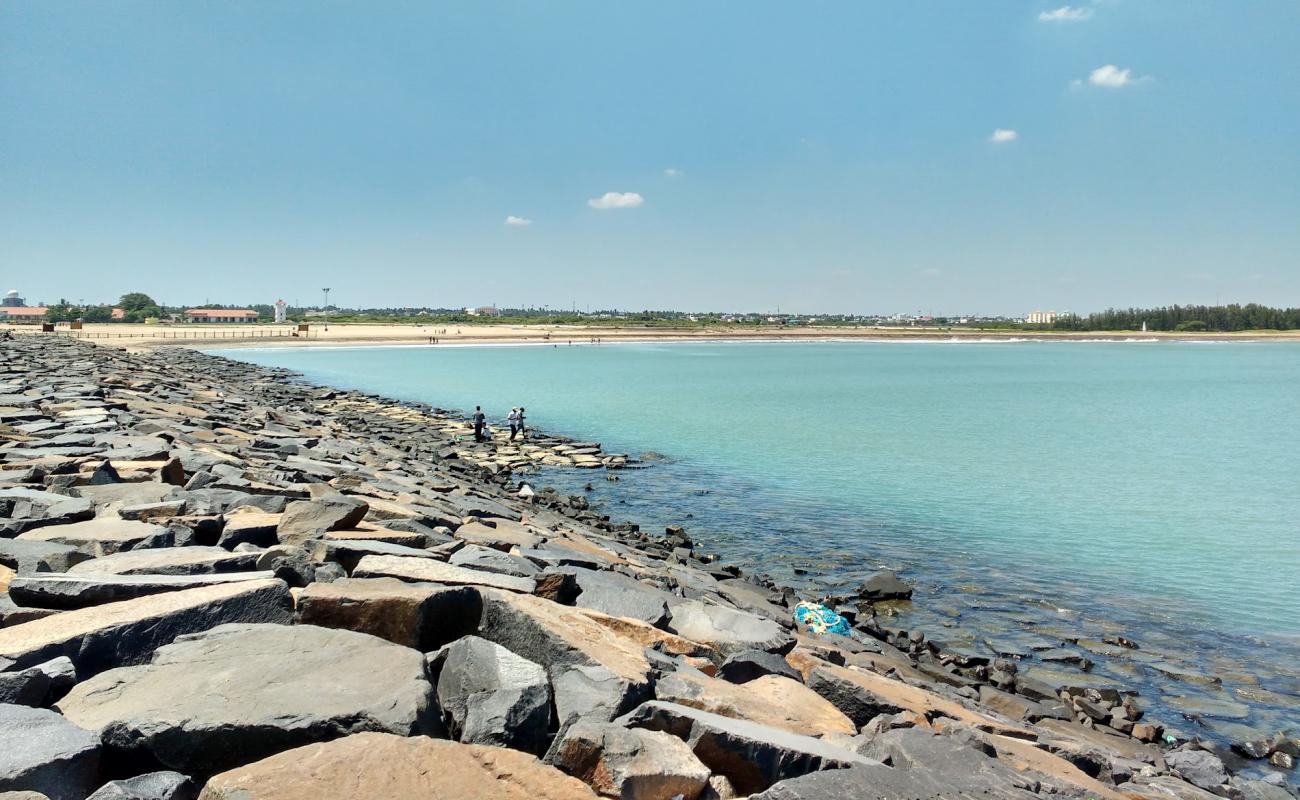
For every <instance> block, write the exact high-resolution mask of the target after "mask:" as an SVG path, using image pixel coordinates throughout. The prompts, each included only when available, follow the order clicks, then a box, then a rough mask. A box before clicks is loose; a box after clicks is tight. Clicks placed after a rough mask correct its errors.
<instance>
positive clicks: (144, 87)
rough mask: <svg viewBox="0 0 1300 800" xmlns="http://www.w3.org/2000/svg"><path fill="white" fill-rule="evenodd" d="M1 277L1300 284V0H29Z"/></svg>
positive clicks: (1091, 287)
mask: <svg viewBox="0 0 1300 800" xmlns="http://www.w3.org/2000/svg"><path fill="white" fill-rule="evenodd" d="M1063 8H1064V9H1065V10H1064V11H1062V10H1060V9H1063ZM999 130H1001V131H1012V132H1014V134H1012V133H1002V134H999V135H995V131H999ZM509 218H515V219H514V220H513V222H516V223H522V222H524V221H527V222H529V224H509V223H508V222H507V220H508V219H509ZM0 283H4V284H7V285H6V286H4V287H0V288H10V286H12V287H16V288H20V289H22V290H23V292H24V294H25V295H26V296H27V297H28V299H29V301H36V300H54V299H57V298H58V297H61V296H62V297H68V298H71V299H74V300H76V299H80V298H85V299H87V300H96V301H107V300H111V299H114V298H116V297H117V296H118V295H120V294H122V293H123V292H126V291H132V290H141V291H146V292H149V293H150V294H153V295H154V296H155V297H156V298H159V299H162V300H164V301H166V302H170V303H187V304H194V303H200V302H202V301H204V300H209V301H212V302H232V303H235V302H252V301H268V302H269V301H271V300H274V299H276V298H277V297H283V298H285V299H286V300H288V301H290V302H294V303H303V304H308V303H313V302H317V301H318V299H319V297H320V291H319V289H320V287H322V286H331V287H332V289H333V291H332V292H331V299H332V300H333V301H335V302H336V303H338V304H340V305H345V306H352V305H362V306H372V305H384V306H387V305H435V306H459V305H467V304H469V305H478V304H486V303H497V304H499V305H504V306H516V305H543V304H546V305H550V306H562V307H567V306H570V305H571V304H575V303H576V304H577V305H578V306H580V307H587V306H590V307H593V308H597V307H619V308H646V307H650V308H663V307H674V308H685V309H700V310H703V309H719V310H729V309H773V308H776V307H778V306H779V307H781V308H782V309H783V310H806V311H832V312H892V311H916V310H923V311H926V312H934V313H1010V314H1020V313H1024V312H1025V311H1028V310H1030V309H1033V308H1044V309H1046V308H1053V309H1072V310H1076V311H1089V310H1096V309H1100V308H1104V307H1106V306H1109V305H1130V304H1139V305H1141V304H1163V303H1171V302H1184V303H1186V302H1209V303H1212V302H1215V301H1222V302H1230V301H1241V302H1245V301H1258V302H1265V303H1271V304H1277V305H1287V304H1290V305H1296V304H1300V3H1296V2H1294V1H1293V0H1248V1H1247V2H1203V1H1201V0H1176V1H1173V0H1168V1H1166V0H1106V1H1105V2H1091V1H1090V0H1073V2H1071V3H1070V5H1068V6H1066V5H1064V4H1063V3H1061V2H1060V0H1053V2H1030V1H1025V2H1010V1H1007V2H997V1H995V0H982V1H981V2H968V1H967V0H961V1H958V0H951V1H950V2H929V3H911V2H898V3H883V2H852V3H778V2H753V3H698V2H662V1H660V2H654V3H610V2H556V3H540V2H538V3H523V2H500V3H497V2H460V3H449V4H444V3H427V2H421V3H401V2H386V3H379V4H372V3H362V2H355V3H353V2H302V3H299V2H287V1H281V2H270V1H268V0H259V1H258V2H197V1H193V2H174V1H173V0H166V1H165V2H127V1H125V0H119V2H112V3H101V2H74V1H73V0H62V1H60V2H47V1H46V0H7V2H4V3H3V4H0Z"/></svg>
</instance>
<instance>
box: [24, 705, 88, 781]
mask: <svg viewBox="0 0 1300 800" xmlns="http://www.w3.org/2000/svg"><path fill="white" fill-rule="evenodd" d="M99 757H100V744H99V737H98V736H96V735H95V734H94V733H92V732H90V731H88V730H86V729H84V728H80V727H78V726H77V725H75V724H73V723H72V722H70V721H68V720H67V719H64V718H63V717H61V716H59V715H58V714H55V713H54V712H53V711H46V710H45V709H40V708H27V707H26V706H15V705H0V792H5V791H24V790H26V791H31V792H40V793H41V794H44V795H46V796H47V797H49V798H50V800H82V798H84V797H85V796H86V795H88V794H90V792H91V791H92V790H93V789H94V788H95V785H96V778H97V776H98V774H99Z"/></svg>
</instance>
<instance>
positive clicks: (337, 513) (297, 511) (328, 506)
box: [276, 495, 370, 544]
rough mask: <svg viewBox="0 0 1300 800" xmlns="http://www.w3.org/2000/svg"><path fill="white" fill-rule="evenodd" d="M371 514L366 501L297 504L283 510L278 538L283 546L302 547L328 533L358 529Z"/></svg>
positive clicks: (344, 498) (340, 498)
mask: <svg viewBox="0 0 1300 800" xmlns="http://www.w3.org/2000/svg"><path fill="white" fill-rule="evenodd" d="M369 510H370V506H369V504H367V503H366V502H365V501H364V500H361V499H359V498H356V497H349V496H347V495H331V496H329V497H322V498H320V499H317V500H295V501H294V502H292V503H290V504H289V505H288V506H287V507H286V508H285V509H284V514H283V516H281V517H280V524H279V527H278V528H277V529H276V535H277V536H278V537H279V539H280V542H281V544H301V543H302V542H305V541H306V540H308V539H311V538H314V537H316V536H319V535H321V534H322V533H324V532H326V531H333V530H342V529H346V528H355V527H356V525H357V523H358V522H360V521H361V520H362V519H363V518H365V516H366V512H368V511H369Z"/></svg>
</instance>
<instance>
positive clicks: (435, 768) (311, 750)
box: [200, 733, 596, 800]
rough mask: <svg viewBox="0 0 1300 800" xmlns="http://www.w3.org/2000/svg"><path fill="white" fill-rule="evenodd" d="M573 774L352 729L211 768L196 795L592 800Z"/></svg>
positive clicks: (473, 748) (529, 761) (258, 799)
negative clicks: (229, 767) (331, 738)
mask: <svg viewBox="0 0 1300 800" xmlns="http://www.w3.org/2000/svg"><path fill="white" fill-rule="evenodd" d="M595 796H596V795H594V794H593V793H592V791H591V790H590V789H588V788H587V786H586V785H584V784H583V783H582V782H581V781H579V780H578V779H577V778H571V777H569V776H567V775H565V774H564V773H563V772H560V771H559V770H558V769H555V768H554V767H551V766H548V765H546V764H543V763H542V762H540V761H538V760H537V758H536V757H534V756H531V755H529V754H527V753H521V752H519V751H517V750H509V749H507V748H502V747H484V746H482V745H467V744H459V743H457V742H449V741H442V740H438V739H428V738H425V737H413V738H404V737H401V736H393V735H391V734H384V733H358V734H354V735H352V736H348V737H346V738H344V739H339V740H337V741H333V742H328V743H325V744H313V745H308V746H306V747H299V748H297V749H294V750H290V751H288V752H285V753H281V754H279V755H276V756H271V757H270V758H266V759H263V760H262V761H258V762H257V763H254V764H249V765H247V766H244V767H239V768H237V769H233V770H231V771H229V772H224V773H222V774H220V775H216V776H214V777H213V778H212V779H211V780H209V781H208V782H207V785H205V786H204V787H203V794H202V795H200V797H201V798H202V800H320V798H329V800H408V799H412V800H413V799H414V798H453V797H454V798H464V799H465V800H593V798H595Z"/></svg>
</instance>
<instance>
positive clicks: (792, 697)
mask: <svg viewBox="0 0 1300 800" xmlns="http://www.w3.org/2000/svg"><path fill="white" fill-rule="evenodd" d="M655 697H656V698H657V699H659V700H665V701H668V702H670V703H679V704H681V705H684V706H690V707H691V708H698V709H700V710H701V711H708V712H711V713H713V714H719V715H721V716H724V717H731V718H732V719H747V720H749V721H750V722H757V723H759V724H760V725H770V726H771V727H773V728H781V729H782V730H787V731H791V732H793V733H800V734H803V735H804V736H822V735H825V734H832V733H838V734H843V735H845V736H852V735H854V734H855V733H857V732H858V729H857V726H855V725H854V724H853V721H852V720H850V719H849V718H848V717H846V716H844V714H843V713H841V712H840V710H839V709H837V708H836V707H835V706H833V705H831V704H830V703H829V702H828V701H827V700H825V699H824V698H823V697H822V696H821V695H819V694H817V693H816V692H814V691H813V690H812V689H809V688H808V687H807V686H804V685H803V684H802V683H799V682H797V681H793V680H790V679H789V678H783V677H781V676H779V675H764V676H763V677H760V678H757V679H755V680H752V681H750V682H748V683H745V684H735V683H730V682H728V681H724V680H719V679H717V678H709V677H705V676H702V675H694V674H692V673H690V672H687V671H681V672H675V673H672V674H669V675H665V676H664V677H663V678H660V679H659V681H658V682H657V683H656V684H655Z"/></svg>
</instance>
